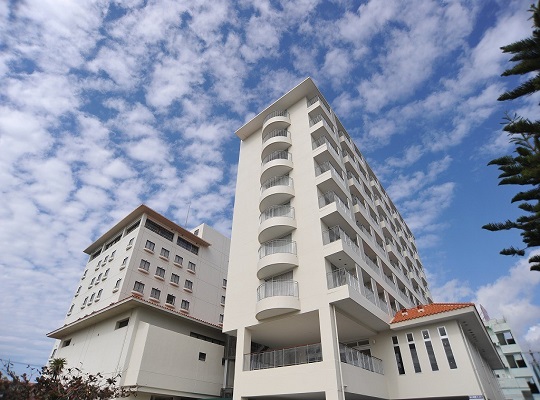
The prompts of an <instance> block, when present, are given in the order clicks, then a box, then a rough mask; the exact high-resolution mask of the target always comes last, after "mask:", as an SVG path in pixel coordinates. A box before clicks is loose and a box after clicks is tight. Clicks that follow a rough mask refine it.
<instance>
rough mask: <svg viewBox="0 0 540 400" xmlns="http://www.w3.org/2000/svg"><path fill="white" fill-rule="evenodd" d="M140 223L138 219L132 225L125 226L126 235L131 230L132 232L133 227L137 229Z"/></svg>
mask: <svg viewBox="0 0 540 400" xmlns="http://www.w3.org/2000/svg"><path fill="white" fill-rule="evenodd" d="M140 224H141V220H138V221H137V222H135V223H134V224H133V225H131V226H130V227H129V228H127V230H126V235H129V234H130V233H131V232H133V231H134V230H135V229H137V228H138V227H139V225H140ZM130 244H131V243H130Z"/></svg>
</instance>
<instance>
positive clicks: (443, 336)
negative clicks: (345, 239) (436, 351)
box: [439, 326, 457, 369]
mask: <svg viewBox="0 0 540 400" xmlns="http://www.w3.org/2000/svg"><path fill="white" fill-rule="evenodd" d="M439 336H440V337H441V342H442V344H443V348H444V352H445V354H446V358H447V360H448V365H449V366H450V369H456V368H457V364H456V360H455V358H454V353H453V352H452V346H450V340H448V334H447V333H446V328H445V327H444V326H441V327H439Z"/></svg>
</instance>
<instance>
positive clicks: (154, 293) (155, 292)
mask: <svg viewBox="0 0 540 400" xmlns="http://www.w3.org/2000/svg"><path fill="white" fill-rule="evenodd" d="M159 296H161V290H159V289H156V288H152V291H151V292H150V297H152V298H154V299H157V300H159Z"/></svg>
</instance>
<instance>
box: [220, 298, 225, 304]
mask: <svg viewBox="0 0 540 400" xmlns="http://www.w3.org/2000/svg"><path fill="white" fill-rule="evenodd" d="M221 305H222V306H224V305H225V296H221Z"/></svg>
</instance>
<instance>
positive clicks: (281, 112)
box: [263, 110, 289, 125]
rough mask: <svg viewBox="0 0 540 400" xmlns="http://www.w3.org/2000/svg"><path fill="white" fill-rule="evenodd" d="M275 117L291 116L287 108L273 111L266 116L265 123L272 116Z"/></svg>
mask: <svg viewBox="0 0 540 400" xmlns="http://www.w3.org/2000/svg"><path fill="white" fill-rule="evenodd" d="M274 117H287V118H289V112H288V111H287V110H277V111H273V112H271V113H270V114H268V115H267V116H266V117H264V121H263V125H264V124H265V123H266V121H268V120H269V119H270V118H274Z"/></svg>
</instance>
